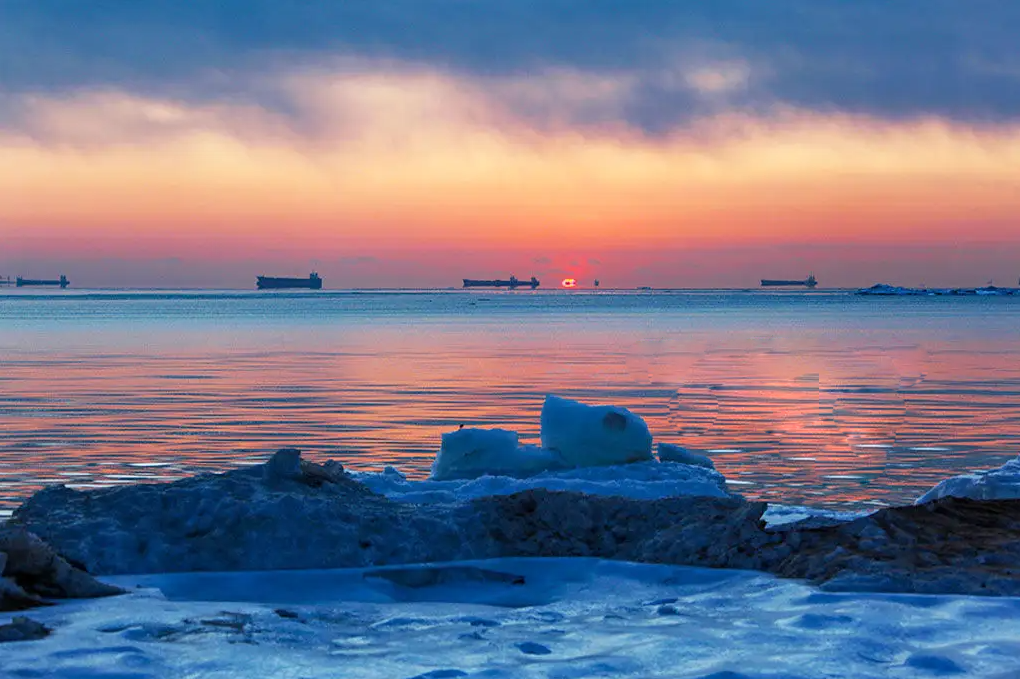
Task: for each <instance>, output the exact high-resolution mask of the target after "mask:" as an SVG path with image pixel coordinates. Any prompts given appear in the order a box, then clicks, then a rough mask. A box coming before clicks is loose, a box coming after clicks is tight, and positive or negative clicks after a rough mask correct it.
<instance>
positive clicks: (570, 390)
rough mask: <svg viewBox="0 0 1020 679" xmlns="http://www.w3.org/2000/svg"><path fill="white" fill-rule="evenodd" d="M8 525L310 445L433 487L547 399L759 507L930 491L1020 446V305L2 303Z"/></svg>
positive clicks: (563, 299)
mask: <svg viewBox="0 0 1020 679" xmlns="http://www.w3.org/2000/svg"><path fill="white" fill-rule="evenodd" d="M0 313H2V317H3V318H4V319H5V332H4V334H3V337H2V339H0V362H2V370H0V426H2V438H0V509H7V510H9V509H10V508H12V507H13V506H15V505H16V504H17V503H18V502H19V501H20V500H21V499H22V498H24V497H25V496H26V495H28V494H30V493H31V492H33V491H34V490H36V489H37V488H39V487H41V486H42V485H44V484H47V483H67V484H70V485H73V486H75V487H83V488H87V487H102V486H108V485H114V484H121V483H130V482H138V481H160V480H169V479H174V478H180V477H182V476H184V475H187V474H194V473H197V472H201V471H215V470H222V469H225V468H229V467H231V466H234V465H239V464H250V463H252V462H255V461H259V460H261V459H264V457H265V456H266V455H267V454H268V453H269V452H271V451H272V450H274V449H276V448H278V447H281V446H284V445H288V446H297V447H300V448H302V449H303V450H305V451H307V453H308V454H309V455H310V456H312V457H315V458H327V457H336V458H340V459H342V460H343V462H344V463H345V465H347V466H349V467H351V468H355V469H380V468H381V467H382V466H384V465H389V464H392V465H396V466H398V467H399V468H401V469H402V470H404V471H405V472H408V473H409V474H410V475H412V476H424V475H425V474H427V472H428V468H429V465H430V463H431V460H432V458H433V456H434V455H435V451H436V450H437V448H438V444H439V437H440V434H442V433H443V432H445V431H449V430H452V429H455V428H457V426H458V425H460V424H465V425H468V426H483V427H488V426H502V427H506V428H511V429H515V430H517V431H519V432H520V433H521V434H522V438H523V439H525V440H526V441H533V442H537V440H538V427H539V413H540V410H541V404H542V399H543V398H544V396H545V394H547V393H557V394H560V395H563V396H567V397H573V398H578V399H581V400H585V401H588V402H594V403H615V404H620V405H625V406H627V407H629V408H631V409H632V410H634V411H635V412H637V413H639V414H640V415H642V416H643V417H644V418H645V419H646V420H647V421H648V423H649V426H650V427H651V429H652V431H653V433H654V434H655V435H656V438H657V439H659V440H663V441H670V442H674V443H680V444H683V445H687V446H689V447H691V448H696V449H701V450H708V451H711V452H710V455H711V456H712V457H713V459H715V461H716V464H717V467H718V468H719V470H720V471H721V472H723V473H724V474H725V475H726V476H727V477H728V478H729V479H731V480H732V482H733V484H734V488H735V489H736V490H738V491H739V492H741V493H743V494H745V495H746V496H748V497H751V498H762V499H768V500H781V501H783V502H789V503H805V504H814V505H828V506H840V507H848V506H854V507H861V506H866V505H869V504H874V505H881V504H888V503H899V502H906V501H910V500H912V499H913V498H914V497H916V496H917V495H919V494H920V493H921V492H923V490H925V489H926V488H928V487H930V486H931V485H932V484H934V483H935V482H937V481H938V480H939V479H941V478H944V477H945V476H948V475H951V474H956V473H960V472H962V471H965V470H970V469H978V468H986V467H989V466H996V465H999V464H1001V463H1002V462H1004V461H1005V460H1007V459H1009V458H1011V457H1014V456H1015V455H1016V454H1017V453H1018V452H1020V445H1018V442H1020V341H1018V340H1020V301H1018V300H1012V299H1003V298H992V299H975V298H964V299H927V298H905V299H880V300H875V299H867V298H857V297H853V296H850V295H846V294H843V293H824V292H822V293H809V294H804V293H800V294H786V295H784V294H763V293H758V292H744V293H737V292H728V293H725V292H672V293H663V292H653V293H643V294H636V293H630V294H625V293H612V292H606V291H603V292H598V293H571V292H557V293H551V292H546V293H542V292H539V293H532V292H530V291H523V292H522V291H518V292H515V293H498V292H497V293H484V294H477V293H460V292H430V293H424V292H423V293H414V294H395V293H378V294H354V293H319V294H315V293H311V294H289V295H273V294H269V295H266V294H253V293H158V294H157V293H137V294H115V293H102V294H99V293H97V294H82V293H78V294H76V295H59V294H51V295H23V294H22V295H18V294H14V293H4V294H2V295H0Z"/></svg>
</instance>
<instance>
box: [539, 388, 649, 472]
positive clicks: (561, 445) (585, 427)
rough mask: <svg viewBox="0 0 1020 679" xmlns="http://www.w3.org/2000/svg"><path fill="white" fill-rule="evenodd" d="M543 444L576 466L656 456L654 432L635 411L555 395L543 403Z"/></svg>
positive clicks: (639, 459)
mask: <svg viewBox="0 0 1020 679" xmlns="http://www.w3.org/2000/svg"><path fill="white" fill-rule="evenodd" d="M542 447H543V448H546V449H548V450H551V451H555V452H556V453H558V454H559V456H560V457H561V458H562V459H563V461H564V462H566V463H567V464H568V465H570V466H574V467H594V466H607V465H618V464H627V463H630V462H642V461H645V460H650V459H652V435H651V433H650V432H649V431H648V425H646V424H645V422H644V420H642V419H641V418H640V417H638V416H637V415H635V414H634V413H632V412H630V411H629V410H627V409H626V408H620V407H618V406H590V405H585V404H583V403H579V402H577V401H571V400H569V399H565V398H560V397H558V396H552V395H549V396H546V398H545V403H544V404H543V405H542Z"/></svg>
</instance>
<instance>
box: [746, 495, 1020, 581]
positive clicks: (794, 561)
mask: <svg viewBox="0 0 1020 679" xmlns="http://www.w3.org/2000/svg"><path fill="white" fill-rule="evenodd" d="M780 534H782V532H781V531H780ZM790 534H791V536H796V538H797V548H796V549H795V550H790V551H789V552H788V553H787V554H786V556H785V557H784V558H772V559H770V560H768V561H767V563H766V570H769V571H771V572H773V573H776V574H777V575H781V576H784V577H793V578H805V579H808V580H810V581H812V582H815V583H817V584H820V585H822V586H823V587H824V588H826V589H829V590H836V591H886V592H916V593H919V594H936V593H944V594H948V593H952V594H998V595H1007V596H1017V595H1020V500H973V499H969V498H956V497H944V498H941V499H938V500H934V501H932V502H929V503H926V504H923V505H915V506H907V507H890V508H886V509H882V510H879V511H877V512H875V513H874V514H870V515H868V516H866V517H863V518H860V519H857V520H855V521H851V522H848V523H844V524H841V525H837V526H828V527H823V528H815V529H794V530H793V531H792V532H791V533H790Z"/></svg>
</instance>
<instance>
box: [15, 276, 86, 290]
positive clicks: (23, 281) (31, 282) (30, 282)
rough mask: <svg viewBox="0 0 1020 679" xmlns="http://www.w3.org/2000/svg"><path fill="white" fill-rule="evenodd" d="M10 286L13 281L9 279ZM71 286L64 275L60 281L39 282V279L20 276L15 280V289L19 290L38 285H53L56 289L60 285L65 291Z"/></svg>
mask: <svg viewBox="0 0 1020 679" xmlns="http://www.w3.org/2000/svg"><path fill="white" fill-rule="evenodd" d="M10 284H11V279H9V278H8V279H7V285H10ZM70 284H71V281H69V280H67V276H65V275H63V274H61V275H60V278H59V279H53V280H38V279H34V278H22V277H21V276H18V277H17V278H15V279H14V287H17V288H26V287H34V286H37V285H51V286H54V287H56V286H58V285H59V286H60V289H61V290H63V289H64V288H66V287H67V286H68V285H70Z"/></svg>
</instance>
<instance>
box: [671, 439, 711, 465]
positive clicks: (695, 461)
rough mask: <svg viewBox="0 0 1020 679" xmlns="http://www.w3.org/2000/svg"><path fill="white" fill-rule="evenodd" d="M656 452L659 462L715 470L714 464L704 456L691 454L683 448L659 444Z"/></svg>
mask: <svg viewBox="0 0 1020 679" xmlns="http://www.w3.org/2000/svg"><path fill="white" fill-rule="evenodd" d="M657 452H658V453H659V462H678V463H680V464H689V465H692V466H695V467H704V468H705V469H715V463H714V462H712V460H711V459H709V458H708V457H706V456H705V455H698V454H697V453H692V452H691V451H689V450H687V449H686V448H684V447H683V446H677V445H674V444H672V443H660V444H659V445H658V451H657Z"/></svg>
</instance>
